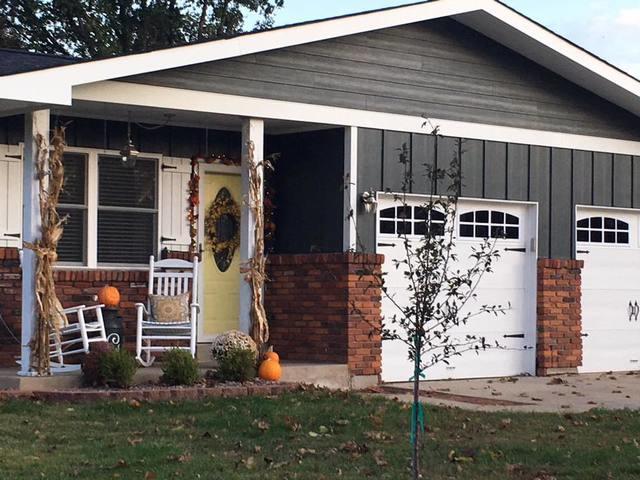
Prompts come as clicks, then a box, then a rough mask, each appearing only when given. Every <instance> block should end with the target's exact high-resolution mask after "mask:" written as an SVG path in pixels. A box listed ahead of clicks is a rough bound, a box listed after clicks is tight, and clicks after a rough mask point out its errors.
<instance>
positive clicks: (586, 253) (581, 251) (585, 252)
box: [576, 250, 589, 255]
mask: <svg viewBox="0 0 640 480" xmlns="http://www.w3.org/2000/svg"><path fill="white" fill-rule="evenodd" d="M576 253H584V254H585V255H588V254H589V250H577V251H576Z"/></svg>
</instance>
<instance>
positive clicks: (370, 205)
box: [360, 190, 378, 213]
mask: <svg viewBox="0 0 640 480" xmlns="http://www.w3.org/2000/svg"><path fill="white" fill-rule="evenodd" d="M360 199H361V200H362V205H363V206H364V211H365V212H366V213H375V211H376V210H377V208H378V199H377V198H376V192H374V191H373V190H370V191H368V192H363V193H362V196H361V197H360Z"/></svg>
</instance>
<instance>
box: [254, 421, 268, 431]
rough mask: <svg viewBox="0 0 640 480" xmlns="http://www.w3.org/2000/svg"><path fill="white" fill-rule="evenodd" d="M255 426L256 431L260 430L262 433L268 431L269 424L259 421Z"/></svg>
mask: <svg viewBox="0 0 640 480" xmlns="http://www.w3.org/2000/svg"><path fill="white" fill-rule="evenodd" d="M256 426H257V427H258V430H261V431H263V432H266V431H267V430H269V422H267V421H266V420H260V421H258V422H257V423H256Z"/></svg>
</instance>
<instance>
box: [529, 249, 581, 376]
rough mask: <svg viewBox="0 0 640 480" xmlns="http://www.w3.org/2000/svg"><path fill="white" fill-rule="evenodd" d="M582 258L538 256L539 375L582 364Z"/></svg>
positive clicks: (562, 371)
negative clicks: (557, 258)
mask: <svg viewBox="0 0 640 480" xmlns="http://www.w3.org/2000/svg"><path fill="white" fill-rule="evenodd" d="M583 266H584V262H583V261H582V260H552V259H540V260H538V298H537V311H538V347H537V362H536V364H537V368H536V370H537V373H538V375H553V374H556V373H566V372H576V371H577V367H579V366H580V365H581V364H582V336H581V333H582V312H581V284H582V282H581V271H582V267H583Z"/></svg>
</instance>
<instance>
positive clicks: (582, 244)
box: [576, 208, 640, 372]
mask: <svg viewBox="0 0 640 480" xmlns="http://www.w3.org/2000/svg"><path fill="white" fill-rule="evenodd" d="M639 217H640V215H639V214H638V213H634V212H630V211H625V210H616V209H589V208H578V213H577V229H576V240H577V241H576V249H577V255H576V256H577V258H578V259H580V260H584V270H583V271H582V347H583V348H582V367H581V368H580V369H579V371H581V372H606V371H610V370H612V371H626V370H637V369H639V368H640V363H639V362H640V315H638V314H639V313H640V244H639V238H638V228H639V221H638V220H639Z"/></svg>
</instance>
